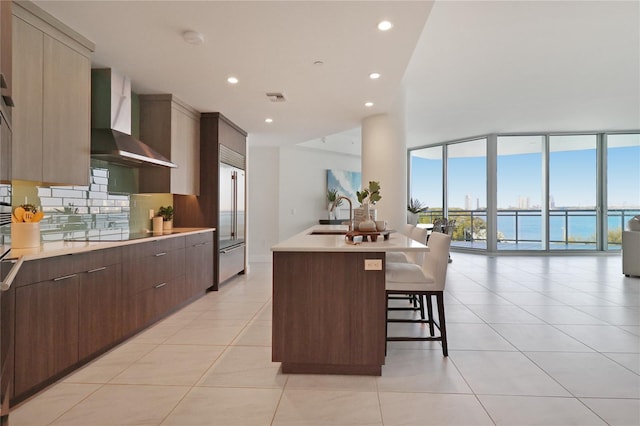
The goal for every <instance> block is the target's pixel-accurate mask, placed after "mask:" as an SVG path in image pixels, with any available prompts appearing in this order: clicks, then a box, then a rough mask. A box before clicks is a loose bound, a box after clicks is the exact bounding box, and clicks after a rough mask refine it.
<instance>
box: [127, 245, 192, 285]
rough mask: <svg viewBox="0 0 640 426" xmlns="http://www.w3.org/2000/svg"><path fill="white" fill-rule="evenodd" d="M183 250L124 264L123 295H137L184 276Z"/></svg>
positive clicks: (162, 253) (160, 253) (161, 253)
mask: <svg viewBox="0 0 640 426" xmlns="http://www.w3.org/2000/svg"><path fill="white" fill-rule="evenodd" d="M184 262H185V252H184V250H174V251H168V252H159V253H156V255H153V256H148V257H146V258H144V259H139V260H138V261H136V262H127V263H125V264H124V272H123V277H124V282H125V288H124V291H125V293H129V294H132V293H137V292H140V291H144V290H147V289H149V288H153V287H154V286H156V285H158V284H161V283H163V282H166V281H168V280H171V279H173V278H175V277H177V276H180V275H183V274H184V267H185V263H184Z"/></svg>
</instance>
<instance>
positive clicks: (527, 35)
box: [36, 0, 640, 152]
mask: <svg viewBox="0 0 640 426" xmlns="http://www.w3.org/2000/svg"><path fill="white" fill-rule="evenodd" d="M36 3H37V4H38V5H39V6H40V7H42V8H43V9H45V10H46V11H48V12H49V13H51V14H52V15H54V16H55V17H57V18H58V19H60V20H61V21H63V22H64V23H66V24H67V25H69V26H70V27H72V28H73V29H75V30H76V31H78V32H79V33H81V34H83V35H84V36H85V37H87V38H89V39H90V40H92V41H93V42H95V43H96V51H95V53H94V56H93V62H94V66H100V67H113V68H116V69H118V70H120V71H122V72H123V73H125V74H127V75H129V76H130V77H131V80H132V84H133V88H134V91H137V92H139V93H173V94H175V95H176V96H178V97H179V98H181V99H182V100H184V101H185V102H187V103H189V104H190V105H192V106H193V107H195V108H197V109H199V110H201V111H220V112H222V113H223V114H225V115H226V116H227V117H229V118H230V119H231V120H232V121H234V122H236V123H237V124H238V125H239V126H240V127H242V128H244V129H245V130H246V131H248V132H249V141H250V144H252V145H290V144H296V143H300V142H305V141H308V142H307V143H306V144H305V145H307V146H314V145H317V146H318V147H321V148H322V147H323V145H324V146H327V145H331V146H332V147H333V148H331V149H335V150H342V151H343V152H351V151H352V150H353V146H355V145H357V144H358V142H359V138H360V136H359V126H360V122H361V120H362V119H363V118H364V117H366V116H368V115H371V114H376V113H383V112H387V111H388V110H389V108H391V105H392V102H393V100H394V99H395V98H396V96H397V95H398V93H399V92H400V91H401V90H404V93H405V99H406V106H405V113H406V119H407V136H408V140H407V144H408V146H422V145H427V144H431V143H436V142H441V141H444V140H453V139H457V138H462V137H469V136H473V135H480V134H486V133H490V132H535V131H542V130H545V131H547V130H550V131H553V130H633V129H640V7H639V5H640V3H639V2H638V1H628V2H614V1H602V2H597V1H568V2H562V1H537V2H528V1H496V2H489V1H482V0H478V1H468V2H462V1H438V2H436V3H435V5H433V3H432V2H427V1H407V2H405V1H388V2H381V1H353V2H350V1H311V2H303V1H255V2H248V1H231V2H223V1H127V2H120V1H54V0H46V1H36ZM432 5H433V8H432ZM381 19H390V20H391V21H393V22H394V24H395V26H394V28H393V29H392V30H391V31H389V32H387V33H381V32H379V31H378V30H377V29H376V27H375V26H376V24H377V22H378V21H380V20H381ZM185 30H196V31H199V32H201V33H203V35H204V37H205V43H204V44H203V45H201V46H192V45H189V44H186V43H185V42H184V41H183V40H182V38H181V34H182V32H183V31H185ZM316 60H322V61H324V65H322V66H317V65H314V64H313V62H314V61H316ZM372 71H379V72H381V73H382V78H381V79H379V80H376V81H372V80H370V79H369V78H368V77H367V76H368V74H369V73H370V72H372ZM229 75H235V76H237V77H238V78H239V79H240V83H239V84H237V85H236V86H230V85H228V84H227V83H226V78H227V77H228V76H229ZM271 91H276V92H283V93H284V94H285V96H286V97H287V102H285V103H271V102H269V101H268V100H267V98H266V96H265V93H266V92H271ZM365 101H373V102H374V103H375V106H374V107H373V108H365V107H364V105H363V104H364V102H365ZM266 117H272V118H273V119H274V123H272V124H269V125H268V124H266V123H265V122H264V119H265V118H266ZM354 129H355V130H354ZM343 131H347V132H346V133H345V134H341V133H340V132H343ZM322 137H324V138H325V142H322V140H321V138H322ZM342 148H344V149H342Z"/></svg>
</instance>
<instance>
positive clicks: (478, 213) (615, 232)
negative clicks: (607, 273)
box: [419, 209, 640, 250]
mask: <svg viewBox="0 0 640 426" xmlns="http://www.w3.org/2000/svg"><path fill="white" fill-rule="evenodd" d="M638 214H640V209H610V210H608V211H607V226H608V235H607V243H608V248H609V249H614V250H615V249H619V248H620V245H621V236H622V230H623V229H624V228H625V226H626V223H627V221H628V220H629V219H631V218H632V217H633V216H635V215H638ZM441 216H442V212H441V211H437V210H436V211H428V212H425V213H421V214H420V215H419V222H420V223H433V220H434V219H436V218H438V217H441ZM448 217H449V219H455V220H456V226H455V228H454V232H453V242H454V244H455V242H463V244H460V243H458V244H456V245H469V246H471V247H473V246H474V244H473V243H474V242H477V243H484V244H486V239H487V212H486V211H484V210H451V211H449V215H448ZM542 224H543V217H542V211H541V210H536V209H500V210H498V217H497V228H498V229H497V239H498V245H499V249H501V248H507V249H508V248H509V247H508V246H507V245H512V246H513V245H514V244H515V245H521V246H522V248H523V249H527V248H536V249H538V250H539V249H541V248H542V247H543V241H542ZM548 235H549V244H550V246H551V248H553V249H559V248H565V249H566V248H582V249H595V248H596V244H597V240H596V239H597V237H596V235H597V212H596V210H595V209H561V210H550V211H549V230H548ZM464 243H466V244H464ZM536 244H537V246H536ZM512 248H513V247H512ZM518 248H520V247H518Z"/></svg>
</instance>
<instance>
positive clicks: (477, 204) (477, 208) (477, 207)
mask: <svg viewBox="0 0 640 426" xmlns="http://www.w3.org/2000/svg"><path fill="white" fill-rule="evenodd" d="M476 210H480V198H476Z"/></svg>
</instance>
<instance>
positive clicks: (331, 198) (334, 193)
mask: <svg viewBox="0 0 640 426" xmlns="http://www.w3.org/2000/svg"><path fill="white" fill-rule="evenodd" d="M339 196H340V194H338V190H337V189H335V188H329V189H328V190H327V201H328V202H329V207H328V211H329V220H331V219H332V217H331V209H332V208H333V203H335V201H336V199H337V198H338V197H339ZM341 205H342V199H340V200H338V204H336V207H340V206H341ZM337 218H338V211H337V210H336V209H334V210H333V219H337Z"/></svg>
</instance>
